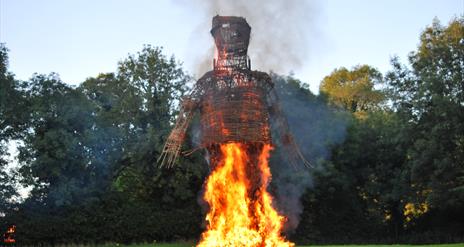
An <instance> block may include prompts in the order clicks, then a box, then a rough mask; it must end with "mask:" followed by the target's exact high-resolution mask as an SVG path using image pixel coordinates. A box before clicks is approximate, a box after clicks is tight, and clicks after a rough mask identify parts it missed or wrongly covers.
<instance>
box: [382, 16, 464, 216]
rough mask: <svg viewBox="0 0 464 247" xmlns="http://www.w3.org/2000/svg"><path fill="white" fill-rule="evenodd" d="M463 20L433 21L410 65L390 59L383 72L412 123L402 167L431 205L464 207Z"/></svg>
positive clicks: (411, 58) (396, 105)
mask: <svg viewBox="0 0 464 247" xmlns="http://www.w3.org/2000/svg"><path fill="white" fill-rule="evenodd" d="M463 57H464V20H463V19H462V18H459V19H455V20H453V21H451V22H450V24H449V25H448V26H446V27H444V26H442V25H441V24H440V23H439V22H438V20H434V22H433V24H432V26H430V27H427V28H426V30H425V31H424V32H423V33H422V35H421V38H420V44H419V47H418V50H417V51H415V52H413V53H412V54H411V55H410V57H409V62H410V64H411V67H412V68H411V69H408V68H406V66H403V65H401V64H400V63H399V61H398V60H397V59H395V60H393V65H394V70H393V71H392V72H391V73H389V74H388V75H387V81H388V84H389V87H390V91H391V95H392V99H393V103H394V106H395V107H396V109H397V111H398V112H399V113H400V114H401V115H402V117H403V118H404V121H406V122H408V123H411V125H412V126H413V129H412V131H411V133H410V135H411V138H412V139H413V140H414V142H413V144H412V145H411V146H410V147H408V162H407V165H408V166H409V167H410V169H411V179H412V183H413V184H414V185H415V190H416V192H417V193H418V194H420V195H422V196H423V198H422V200H426V201H427V202H428V203H430V206H431V207H432V208H437V209H440V210H448V209H451V208H462V207H463V206H464V193H463V192H464V191H463V190H462V189H460V188H462V186H463V180H462V179H459V178H460V177H461V178H462V177H463V176H464V142H463V141H464V124H463V119H464V103H463V102H464V84H463V79H464V78H463V76H464V64H463V63H462V59H463Z"/></svg>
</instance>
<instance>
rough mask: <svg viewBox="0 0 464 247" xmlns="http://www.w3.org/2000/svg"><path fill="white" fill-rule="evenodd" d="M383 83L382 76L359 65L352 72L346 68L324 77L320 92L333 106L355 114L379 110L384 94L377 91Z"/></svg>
mask: <svg viewBox="0 0 464 247" xmlns="http://www.w3.org/2000/svg"><path fill="white" fill-rule="evenodd" d="M381 83H382V74H381V73H380V72H379V71H377V70H376V69H374V68H372V67H370V66H368V65H362V66H361V65H358V66H356V67H354V68H353V69H352V70H348V69H346V68H344V67H342V68H339V69H336V70H334V71H333V72H332V73H331V74H330V75H328V76H326V77H324V79H323V80H322V82H321V85H320V88H319V90H320V92H321V93H322V94H324V95H326V96H327V97H328V100H329V102H330V103H331V104H333V105H336V106H338V107H341V108H344V109H346V110H348V111H351V112H355V113H363V112H366V111H368V110H374V109H379V108H380V107H381V103H382V102H383V101H384V99H385V97H384V94H383V93H382V92H381V91H380V90H378V89H376V88H375V87H376V86H380V84H381Z"/></svg>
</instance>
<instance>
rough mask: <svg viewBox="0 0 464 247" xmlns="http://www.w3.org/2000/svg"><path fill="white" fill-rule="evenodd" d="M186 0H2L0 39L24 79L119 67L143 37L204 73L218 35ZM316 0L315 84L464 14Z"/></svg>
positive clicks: (74, 76) (311, 65)
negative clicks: (437, 21) (204, 60)
mask: <svg viewBox="0 0 464 247" xmlns="http://www.w3.org/2000/svg"><path fill="white" fill-rule="evenodd" d="M301 1H303V0H301ZM185 2H188V0H184V2H182V1H161V0H160V1H154V0H153V1H149V0H132V1H129V0H126V1H123V0H113V1H110V0H100V1H96V0H69V1H63V0H61V1H60V0H41V1H38V0H0V42H4V43H6V45H7V47H8V48H9V49H10V53H9V55H10V70H11V71H13V72H14V73H15V74H16V76H17V78H19V79H23V80H26V79H28V78H30V76H31V75H32V73H34V72H38V73H50V72H57V73H59V74H60V76H61V78H62V80H63V81H65V82H67V83H70V84H74V85H76V84H78V83H80V82H82V81H83V80H84V79H85V78H87V77H90V76H96V75H97V74H98V73H100V72H112V71H115V70H116V64H117V62H118V61H119V60H121V59H122V58H124V57H126V56H127V54H128V53H134V52H136V51H139V50H140V49H141V48H142V46H143V44H152V45H155V46H163V47H164V50H165V53H166V54H167V55H171V54H174V55H175V56H176V58H177V59H178V60H180V61H183V62H184V64H185V68H186V69H187V70H188V71H190V72H192V73H195V74H196V76H197V77H198V76H199V75H198V74H200V73H203V72H204V71H202V72H199V71H196V70H197V68H198V66H197V64H198V63H199V60H201V56H203V54H204V52H203V51H204V50H206V49H207V48H208V45H209V44H211V43H212V42H213V41H212V39H210V38H209V29H210V18H211V17H208V19H206V20H205V15H204V13H202V10H201V8H192V4H188V5H185ZM265 3H266V1H264V0H263V4H265ZM317 6H318V7H317V13H318V15H317V17H316V18H317V20H316V23H317V29H318V31H317V32H314V33H317V36H318V37H315V38H313V39H312V41H311V42H309V43H308V44H305V45H307V46H308V47H307V48H308V49H306V50H309V51H310V52H309V53H308V54H307V57H308V59H307V60H306V62H305V63H304V64H303V66H302V67H301V68H296V69H294V72H295V74H296V76H297V77H298V78H299V79H301V80H303V81H304V82H307V83H309V84H310V86H311V90H312V91H313V92H317V91H318V86H319V83H320V81H321V80H322V78H323V77H324V76H326V75H328V74H329V73H330V72H331V71H332V70H333V69H335V68H337V67H340V66H345V67H352V66H354V65H357V64H369V65H372V66H374V67H376V68H378V69H379V70H380V71H381V72H382V73H384V72H386V71H387V70H388V69H389V68H390V65H389V60H390V58H391V57H392V56H393V55H398V56H400V57H401V58H402V59H406V55H407V54H408V53H409V52H410V51H413V50H414V49H415V48H416V46H417V44H418V41H419V34H420V32H421V31H422V30H423V29H424V28H425V26H427V25H429V24H430V23H431V22H432V19H433V18H434V17H435V16H436V17H438V18H439V19H440V20H441V21H442V23H444V24H446V23H448V21H449V20H450V19H451V18H452V17H454V16H459V15H463V14H464V0H441V1H439V0H436V1H431V0H422V1H419V0H403V1H401V0H392V1H380V0H378V1H373V0H371V1H368V0H346V1H342V0H339V1H335V0H328V1H320V2H319V3H318V4H317ZM219 14H221V13H219ZM308 26H309V25H308ZM313 26H314V25H313ZM302 31H305V30H302ZM194 32H196V33H197V34H199V35H193V33H194ZM289 38H291V37H289ZM302 50H303V49H302ZM251 59H252V61H253V57H251ZM255 69H259V68H255Z"/></svg>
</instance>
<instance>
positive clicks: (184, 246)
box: [100, 243, 464, 247]
mask: <svg viewBox="0 0 464 247" xmlns="http://www.w3.org/2000/svg"><path fill="white" fill-rule="evenodd" d="M192 246H195V244H192V243H156V244H133V245H116V244H114V245H111V244H108V245H103V246H100V247H192ZM342 246H343V247H346V246H348V247H358V246H359V247H407V246H412V247H464V243H461V244H427V245H406V244H398V245H304V246H302V245H300V246H297V247H342Z"/></svg>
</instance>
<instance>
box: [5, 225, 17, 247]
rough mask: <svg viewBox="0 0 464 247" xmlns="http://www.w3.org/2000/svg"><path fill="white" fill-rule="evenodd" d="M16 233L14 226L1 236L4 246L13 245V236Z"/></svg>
mask: <svg viewBox="0 0 464 247" xmlns="http://www.w3.org/2000/svg"><path fill="white" fill-rule="evenodd" d="M15 232H16V226H15V225H13V226H11V227H10V228H8V230H7V231H6V233H5V234H3V242H4V243H5V244H12V243H15V242H16V240H15V239H14V234H15Z"/></svg>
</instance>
